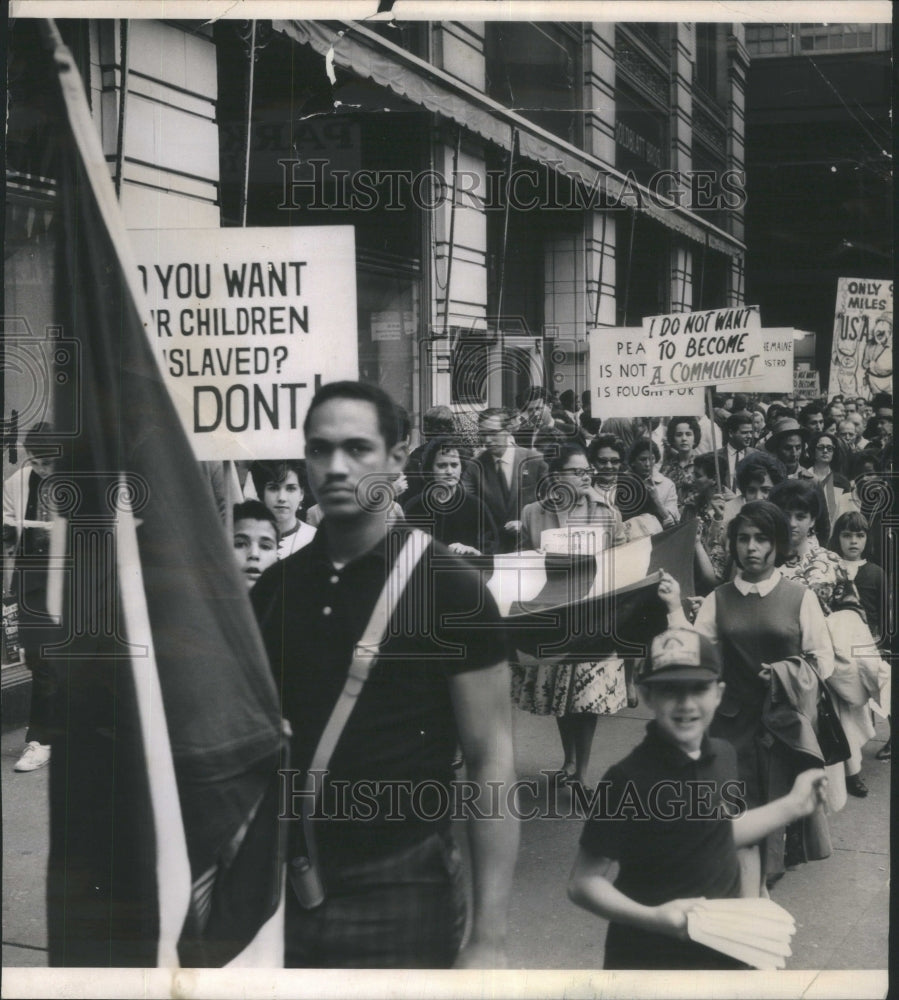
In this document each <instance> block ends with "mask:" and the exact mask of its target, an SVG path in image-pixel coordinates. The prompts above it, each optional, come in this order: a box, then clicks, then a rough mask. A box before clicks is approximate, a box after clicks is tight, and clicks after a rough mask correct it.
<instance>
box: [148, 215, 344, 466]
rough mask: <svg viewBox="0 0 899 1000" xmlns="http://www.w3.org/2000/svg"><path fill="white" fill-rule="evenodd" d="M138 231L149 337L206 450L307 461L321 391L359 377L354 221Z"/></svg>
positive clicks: (194, 439) (198, 449)
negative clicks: (313, 403) (306, 424)
mask: <svg viewBox="0 0 899 1000" xmlns="http://www.w3.org/2000/svg"><path fill="white" fill-rule="evenodd" d="M131 235H132V238H133V244H134V249H135V257H136V259H137V262H138V270H139V272H140V278H141V281H142V283H143V286H144V289H145V291H146V293H147V298H148V300H149V305H150V309H151V317H152V329H151V331H150V332H151V337H152V340H153V343H154V345H155V347H156V350H157V352H158V357H159V363H160V366H161V368H162V371H163V374H164V376H165V379H166V383H167V385H168V388H169V391H170V392H171V395H172V399H173V400H174V403H175V407H176V409H177V410H178V414H179V416H180V417H181V421H182V423H183V425H184V429H185V431H186V432H187V435H188V437H189V438H190V440H191V443H192V445H193V448H194V453H195V454H196V456H197V458H198V459H201V460H219V459H257V458H258V459H266V458H268V459H273V458H295V457H299V456H300V455H301V454H302V448H303V437H302V424H303V417H304V415H305V413H306V409H307V407H308V405H309V401H310V400H311V398H312V395H313V393H314V392H315V390H316V388H317V387H318V386H319V385H321V384H323V383H325V382H332V381H334V380H335V379H343V378H351V379H355V378H358V374H359V363H358V341H357V335H356V324H357V320H356V261H355V237H354V230H353V227H352V226H310V227H302V226H291V227H283V228H265V229H262V228H251V229H237V228H229V229H216V230H210V229H177V230H171V229H170V230H137V231H132V233H131Z"/></svg>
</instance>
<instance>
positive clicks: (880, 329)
mask: <svg viewBox="0 0 899 1000" xmlns="http://www.w3.org/2000/svg"><path fill="white" fill-rule="evenodd" d="M861 367H862V371H863V372H864V375H863V384H864V388H865V390H866V391H867V392H868V394H870V396H871V397H872V398H873V397H874V396H875V395H876V394H877V393H878V392H892V391H893V314H892V313H885V314H884V315H883V316H881V317H880V318H879V319H877V320H875V322H874V328H873V329H872V330H871V334H870V337H869V339H868V342H867V343H866V344H865V347H864V350H863V352H862V364H861Z"/></svg>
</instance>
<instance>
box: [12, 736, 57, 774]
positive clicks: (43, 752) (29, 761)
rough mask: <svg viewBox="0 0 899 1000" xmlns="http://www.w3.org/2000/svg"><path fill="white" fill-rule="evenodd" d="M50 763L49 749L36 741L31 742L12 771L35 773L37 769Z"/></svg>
mask: <svg viewBox="0 0 899 1000" xmlns="http://www.w3.org/2000/svg"><path fill="white" fill-rule="evenodd" d="M49 763H50V747H48V746H45V745H44V744H43V743H38V741H37V740H32V741H31V742H30V743H28V744H27V745H26V747H25V752H24V753H23V754H22V756H21V757H20V758H19V759H18V760H17V761H16V766H15V767H14V768H13V770H14V771H36V770H37V769H38V768H39V767H43V766H44V765H45V764H49Z"/></svg>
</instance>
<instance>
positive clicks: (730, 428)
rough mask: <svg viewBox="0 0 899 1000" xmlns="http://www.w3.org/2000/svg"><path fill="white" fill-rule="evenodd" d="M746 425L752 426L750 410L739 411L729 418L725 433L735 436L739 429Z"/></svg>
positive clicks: (725, 425) (726, 422)
mask: <svg viewBox="0 0 899 1000" xmlns="http://www.w3.org/2000/svg"><path fill="white" fill-rule="evenodd" d="M744 424H749V425H750V426H751V425H752V414H751V413H750V412H749V411H748V410H739V411H738V412H737V413H732V414H731V415H730V416H729V417H728V418H727V420H726V421H725V424H724V432H725V433H726V434H728V435H730V434H733V432H734V431H735V430H736V429H737V428H738V427H742V426H743V425H744Z"/></svg>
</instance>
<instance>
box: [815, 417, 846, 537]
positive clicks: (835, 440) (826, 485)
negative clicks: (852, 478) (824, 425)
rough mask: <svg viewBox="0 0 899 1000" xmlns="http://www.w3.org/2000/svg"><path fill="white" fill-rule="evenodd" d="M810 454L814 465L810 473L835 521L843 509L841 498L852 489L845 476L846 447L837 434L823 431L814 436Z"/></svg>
mask: <svg viewBox="0 0 899 1000" xmlns="http://www.w3.org/2000/svg"><path fill="white" fill-rule="evenodd" d="M808 453H809V456H810V458H811V463H812V464H811V466H810V470H809V471H810V472H811V474H812V476H813V478H814V480H815V482H816V483H817V484H818V486H819V487H820V488H821V491H822V492H823V494H824V499H825V501H826V502H827V513H828V516H829V517H830V519H831V521H834V520H836V517H837V514H838V512H839V510H840V509H841V498H842V496H843V494H844V493H848V492H849V489H850V485H849V480H848V479H847V478H846V477H845V475H843V472H844V470H845V468H846V463H847V460H848V455H847V454H846V448H845V445H844V444H843V441H842V440H841V439H840V437H839V436H838V435H837V434H835V433H831V432H830V431H822V432H821V433H820V434H814V435H812V437H811V439H810V440H809V444H808Z"/></svg>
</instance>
